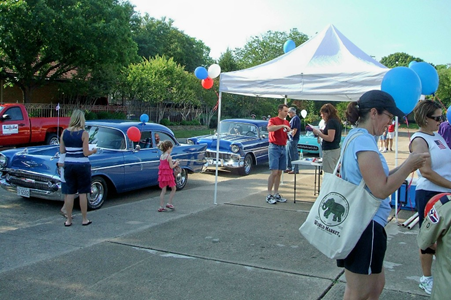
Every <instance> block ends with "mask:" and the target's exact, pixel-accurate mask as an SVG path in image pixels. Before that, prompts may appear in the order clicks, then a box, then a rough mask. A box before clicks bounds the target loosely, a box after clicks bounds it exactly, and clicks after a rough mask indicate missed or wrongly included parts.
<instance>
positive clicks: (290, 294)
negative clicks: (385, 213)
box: [0, 154, 429, 300]
mask: <svg viewBox="0 0 451 300" xmlns="http://www.w3.org/2000/svg"><path fill="white" fill-rule="evenodd" d="M388 155H390V154H388ZM389 159H390V158H389V157H387V160H389ZM313 172H314V169H313V168H311V169H303V170H302V173H301V174H300V175H298V178H297V182H298V188H297V192H298V195H297V197H296V199H297V203H293V194H292V193H293V175H284V183H283V185H282V186H281V189H280V192H281V194H282V195H283V196H284V197H286V198H288V200H289V202H288V203H278V204H277V205H269V204H267V203H266V202H265V200H264V199H265V196H266V192H265V186H266V183H267V176H268V173H265V172H262V173H260V174H253V175H250V176H246V177H239V178H238V177H237V179H239V180H231V181H221V182H219V184H218V198H217V199H218V205H214V204H213V191H214V183H212V182H211V179H212V178H211V177H212V176H210V177H208V176H206V175H205V174H194V175H192V177H193V178H195V176H198V177H197V178H206V177H208V179H209V181H208V182H206V183H205V185H204V186H201V187H198V188H193V189H186V190H183V191H181V192H178V193H177V194H176V197H175V202H174V203H175V205H176V207H177V209H176V210H175V211H173V212H167V213H158V212H156V211H155V207H157V205H158V202H159V199H158V198H157V197H155V198H151V199H143V200H142V201H138V202H133V203H129V204H124V205H119V206H114V207H109V208H102V209H100V210H96V211H92V212H90V217H92V219H93V221H94V222H93V224H92V225H91V226H87V227H82V226H75V225H74V226H72V227H69V228H65V227H64V226H62V223H63V220H62V218H61V217H60V216H55V217H54V218H49V219H48V220H44V221H43V222H41V223H40V224H37V225H35V226H33V227H29V228H27V229H24V230H21V231H11V232H8V233H7V234H1V235H0V238H1V243H0V248H1V253H2V258H1V260H0V299H5V300H6V299H130V300H131V299H133V300H134V299H143V300H144V299H196V300H197V299H246V300H252V299H259V300H260V299H341V298H342V295H343V293H344V287H345V282H344V276H343V269H341V268H337V267H336V265H335V261H332V260H329V259H328V258H326V257H324V256H323V255H322V254H321V253H319V252H318V251H317V250H316V249H315V248H313V247H312V246H310V244H308V243H307V242H306V241H305V239H304V238H303V237H302V236H301V235H300V233H299V231H298V228H299V226H300V225H301V224H302V223H303V221H304V220H305V218H306V216H307V214H308V211H309V209H310V207H311V204H312V202H313V201H314V199H315V197H314V196H313V183H312V178H313ZM201 176H204V177H201ZM213 178H214V176H213ZM307 183H308V184H307ZM393 215H394V212H392V216H393ZM411 215H412V212H410V211H401V212H400V214H399V221H400V222H402V221H404V220H405V219H407V218H408V217H410V216H411ZM386 231H387V234H388V239H389V242H388V250H387V255H386V258H385V263H384V265H385V273H386V285H385V289H384V292H383V294H382V296H381V299H389V300H390V299H396V300H399V299H412V298H415V299H429V296H428V295H426V294H425V293H424V292H423V291H422V290H421V289H419V288H418V282H419V278H420V275H421V269H420V264H419V260H418V249H417V246H416V242H415V239H416V235H417V233H418V226H416V227H414V229H412V230H408V229H406V228H404V227H401V226H399V225H398V223H396V222H395V219H392V220H391V221H390V223H389V225H388V226H387V227H386Z"/></svg>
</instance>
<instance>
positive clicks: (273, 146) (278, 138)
mask: <svg viewBox="0 0 451 300" xmlns="http://www.w3.org/2000/svg"><path fill="white" fill-rule="evenodd" d="M278 111H279V113H278V115H277V117H274V118H271V119H269V122H268V132H269V134H268V139H269V147H268V158H269V169H270V170H271V174H270V175H269V178H268V195H267V196H266V202H267V203H269V204H277V202H282V203H283V202H287V199H285V198H282V197H281V196H280V195H279V184H280V176H281V175H282V171H283V170H285V169H286V168H287V151H286V148H285V146H286V144H287V140H288V132H290V131H291V127H290V123H289V122H288V121H287V120H286V117H287V115H288V106H287V105H286V104H281V105H279V106H278ZM273 187H274V194H273V193H272V190H273Z"/></svg>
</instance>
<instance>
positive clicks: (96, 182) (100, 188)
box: [88, 176, 108, 209]
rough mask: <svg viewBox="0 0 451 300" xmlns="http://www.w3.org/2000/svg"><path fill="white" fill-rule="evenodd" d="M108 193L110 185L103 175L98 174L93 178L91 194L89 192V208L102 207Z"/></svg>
mask: <svg viewBox="0 0 451 300" xmlns="http://www.w3.org/2000/svg"><path fill="white" fill-rule="evenodd" d="M107 195H108V185H107V183H106V181H105V179H103V178H102V177H99V176H96V177H93V178H92V182H91V194H88V208H89V209H98V208H100V207H101V206H102V205H103V203H104V202H105V199H106V197H107Z"/></svg>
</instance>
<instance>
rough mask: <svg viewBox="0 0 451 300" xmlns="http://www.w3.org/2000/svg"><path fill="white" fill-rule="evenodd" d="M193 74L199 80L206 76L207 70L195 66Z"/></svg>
mask: <svg viewBox="0 0 451 300" xmlns="http://www.w3.org/2000/svg"><path fill="white" fill-rule="evenodd" d="M194 75H196V77H197V78H198V79H200V80H203V79H206V78H207V77H208V71H207V69H205V68H204V67H197V68H196V70H194Z"/></svg>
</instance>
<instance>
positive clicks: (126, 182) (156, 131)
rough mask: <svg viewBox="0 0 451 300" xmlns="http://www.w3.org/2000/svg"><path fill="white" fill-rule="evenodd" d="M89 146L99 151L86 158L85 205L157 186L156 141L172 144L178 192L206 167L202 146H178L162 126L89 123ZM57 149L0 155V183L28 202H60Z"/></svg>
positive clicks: (37, 148)
mask: <svg viewBox="0 0 451 300" xmlns="http://www.w3.org/2000/svg"><path fill="white" fill-rule="evenodd" d="M132 126H135V127H137V128H138V129H139V131H140V134H141V140H140V141H139V142H133V141H131V140H130V138H129V137H128V136H127V130H128V129H129V128H130V127H132ZM86 130H87V131H88V132H89V143H90V145H92V146H95V147H97V148H98V151H97V153H96V154H93V155H91V156H90V157H89V161H90V163H91V172H92V186H91V194H90V195H88V207H89V208H90V209H97V208H100V207H101V206H102V204H103V203H104V201H105V200H106V199H107V196H108V194H109V192H110V191H116V192H118V193H123V192H127V191H131V190H136V189H140V188H144V187H147V186H154V185H158V166H159V163H160V155H161V150H160V149H158V147H157V143H158V142H159V141H165V140H170V141H171V142H172V143H173V144H174V148H173V151H172V154H171V155H172V157H173V159H178V160H179V161H180V167H181V173H180V174H178V175H177V177H176V184H177V189H178V190H180V189H183V188H184V187H185V185H186V183H187V180H188V173H193V172H200V171H201V170H202V169H203V168H204V167H205V149H206V145H181V144H179V143H178V141H177V140H176V139H175V137H174V134H173V132H172V131H171V130H170V129H169V128H167V127H165V126H162V125H158V124H151V123H147V124H144V123H138V122H129V121H103V120H101V121H87V122H86ZM58 158H59V146H58V145H55V146H35V147H28V148H19V149H11V150H5V151H2V152H0V185H1V186H2V188H4V189H6V190H7V191H10V192H12V193H16V194H17V195H19V196H22V197H26V198H30V197H31V198H33V197H35V198H42V199H49V200H63V195H62V194H61V179H60V176H59V174H58V170H57V166H56V163H57V162H58Z"/></svg>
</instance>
